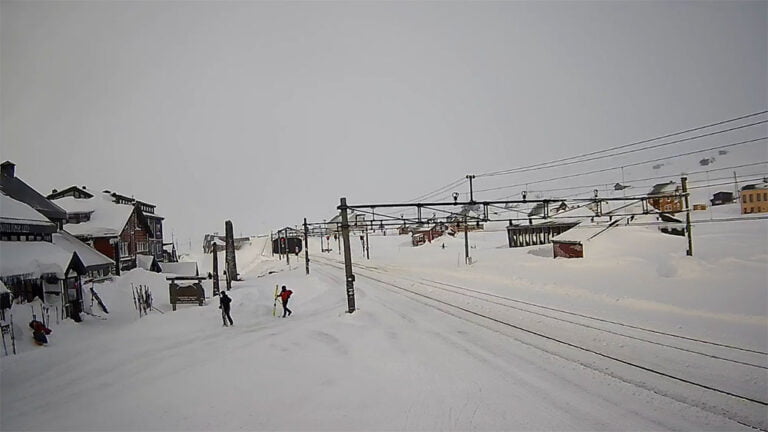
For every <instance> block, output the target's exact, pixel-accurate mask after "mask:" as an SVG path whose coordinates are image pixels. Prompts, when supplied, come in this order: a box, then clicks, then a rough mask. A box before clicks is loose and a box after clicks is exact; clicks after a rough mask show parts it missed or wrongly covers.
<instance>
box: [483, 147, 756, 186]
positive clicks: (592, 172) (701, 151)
mask: <svg viewBox="0 0 768 432" xmlns="http://www.w3.org/2000/svg"><path fill="white" fill-rule="evenodd" d="M766 139H768V136H764V137H760V138H754V139H750V140H745V141H739V142H735V143H730V144H724V145H719V146H714V147H709V148H706V149H700V150H694V151H690V152H685V153H680V154H676V155H671V156H665V157H660V158H655V159H648V160H644V161H640V162H633V163H628V164H623V165H621V166H613V167H609V168H602V169H596V170H591V171H585V172H579V173H575V174H568V175H564V176H559V177H551V178H547V179H541V180H535V181H526V182H522V183H516V184H512V185H506V186H499V187H494V188H488V189H480V190H477V189H476V190H475V193H478V192H491V191H497V190H503V189H510V188H514V187H519V186H527V185H532V184H539V183H547V182H550V181H555V180H564V179H569V178H574V177H580V176H584V175H590V174H598V173H604V172H608V171H613V170H616V169H619V168H622V167H623V168H627V167H632V166H638V165H645V164H648V163H653V162H659V161H664V160H669V159H675V158H679V157H683V156H690V155H693V154H697V153H704V152H708V151H712V150H719V149H724V148H730V147H736V146H740V145H746V144H752V143H755V142H759V141H764V140H766ZM510 196H511V195H510ZM508 197H509V196H507V197H503V198H502V199H505V198H508Z"/></svg>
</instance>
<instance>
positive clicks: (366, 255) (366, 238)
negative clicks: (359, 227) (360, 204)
mask: <svg viewBox="0 0 768 432" xmlns="http://www.w3.org/2000/svg"><path fill="white" fill-rule="evenodd" d="M365 259H371V249H370V248H369V247H368V227H365Z"/></svg>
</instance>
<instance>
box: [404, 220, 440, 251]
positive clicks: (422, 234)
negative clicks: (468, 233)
mask: <svg viewBox="0 0 768 432" xmlns="http://www.w3.org/2000/svg"><path fill="white" fill-rule="evenodd" d="M445 229H446V227H445V226H444V225H443V224H434V225H432V226H431V227H428V228H421V229H416V230H414V231H413V232H412V233H411V244H413V246H421V245H423V244H424V243H427V242H429V243H431V242H432V240H434V239H436V238H438V237H440V236H441V235H443V233H444V232H445Z"/></svg>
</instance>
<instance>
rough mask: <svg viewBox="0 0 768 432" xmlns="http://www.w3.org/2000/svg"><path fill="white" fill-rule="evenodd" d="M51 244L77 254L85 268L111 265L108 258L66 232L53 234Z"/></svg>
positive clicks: (110, 260)
mask: <svg viewBox="0 0 768 432" xmlns="http://www.w3.org/2000/svg"><path fill="white" fill-rule="evenodd" d="M53 244H55V245H56V246H58V247H60V248H62V249H64V250H66V251H69V252H77V255H78V256H80V260H82V261H83V264H85V266H86V267H94V266H103V265H111V264H112V259H110V258H109V257H108V256H106V255H104V254H102V253H101V252H99V251H97V250H96V249H94V248H92V247H90V246H88V245H87V244H85V243H83V242H81V241H80V240H78V239H77V238H75V236H73V235H71V234H69V233H67V232H66V231H59V232H58V233H55V234H53Z"/></svg>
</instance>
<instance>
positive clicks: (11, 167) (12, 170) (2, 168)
mask: <svg viewBox="0 0 768 432" xmlns="http://www.w3.org/2000/svg"><path fill="white" fill-rule="evenodd" d="M0 173H2V174H3V175H4V176H6V177H10V178H13V177H14V176H15V175H16V164H15V163H13V162H11V161H5V162H3V163H2V164H0Z"/></svg>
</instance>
